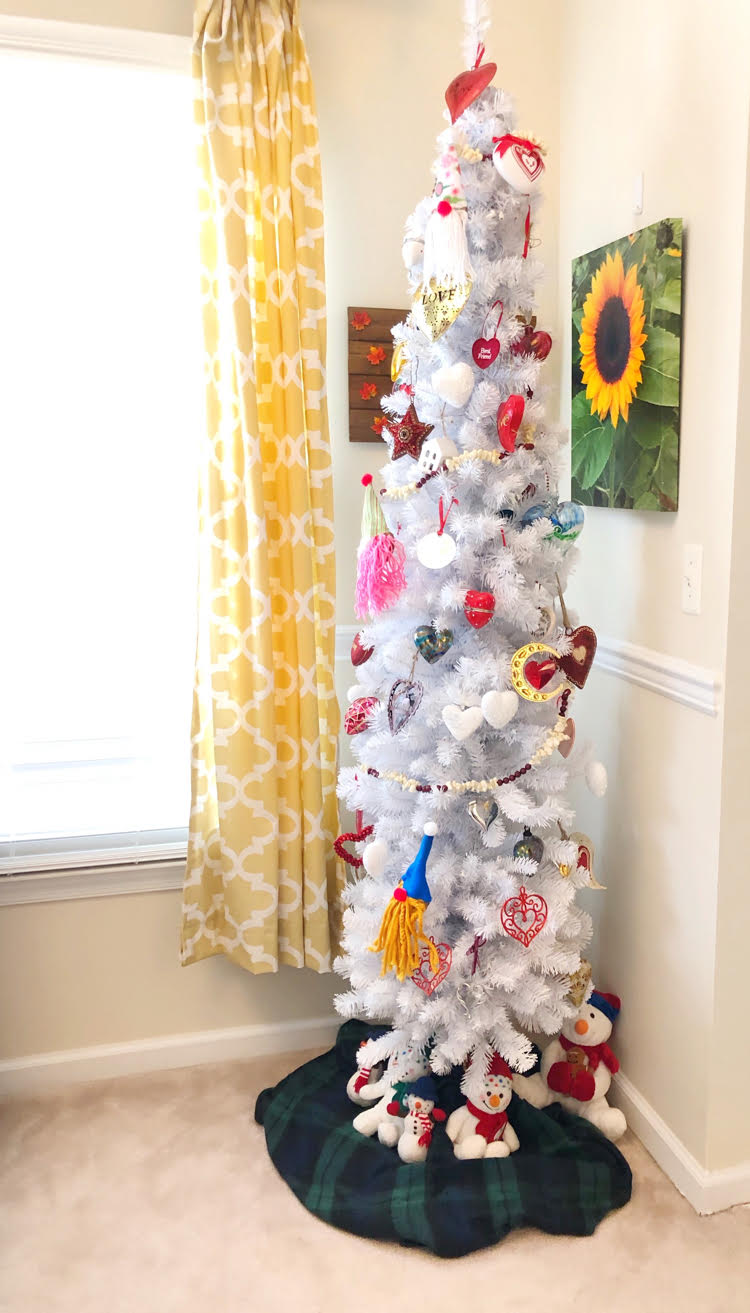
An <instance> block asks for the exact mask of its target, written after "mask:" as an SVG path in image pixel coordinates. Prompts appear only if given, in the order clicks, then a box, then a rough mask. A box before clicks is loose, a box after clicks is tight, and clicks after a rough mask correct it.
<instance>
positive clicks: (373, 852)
mask: <svg viewBox="0 0 750 1313" xmlns="http://www.w3.org/2000/svg"><path fill="white" fill-rule="evenodd" d="M387 861H388V848H387V846H386V843H385V840H384V839H373V840H372V841H371V842H370V843H368V844H366V845H365V847H364V848H363V849H362V865H363V866H364V868H365V870H366V871H367V874H368V875H372V876H374V877H375V879H377V878H378V876H381V875H382V874H383V872H384V870H385V865H386V862H387Z"/></svg>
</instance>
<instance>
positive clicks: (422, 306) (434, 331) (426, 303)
mask: <svg viewBox="0 0 750 1313" xmlns="http://www.w3.org/2000/svg"><path fill="white" fill-rule="evenodd" d="M470 293H471V280H470V279H469V280H467V281H466V282H463V283H457V282H454V281H453V280H452V279H450V280H448V281H446V282H441V283H438V282H436V280H435V279H434V278H433V279H431V280H430V282H429V283H428V284H427V286H425V285H424V283H422V284H421V285H420V286H419V287H418V288H417V292H416V295H415V297H414V305H413V307H412V313H413V316H414V322H415V323H416V324H417V325H418V327H419V328H421V329H422V332H423V333H424V334H425V335H426V336H427V337H428V338H429V339H430V341H431V342H436V341H437V339H438V338H439V337H440V336H441V335H442V334H443V333H444V332H445V330H446V329H447V328H450V326H451V324H453V323H455V321H456V320H457V319H458V316H459V315H460V313H461V311H462V310H463V308H464V306H465V305H466V302H467V301H468V299H469V295H470Z"/></svg>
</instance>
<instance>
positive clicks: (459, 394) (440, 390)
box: [431, 360, 474, 409]
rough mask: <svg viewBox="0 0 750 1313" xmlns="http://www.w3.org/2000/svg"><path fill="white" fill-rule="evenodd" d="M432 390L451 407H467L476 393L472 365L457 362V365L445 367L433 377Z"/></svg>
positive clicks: (438, 370) (436, 371)
mask: <svg viewBox="0 0 750 1313" xmlns="http://www.w3.org/2000/svg"><path fill="white" fill-rule="evenodd" d="M431 382H432V390H433V392H435V393H436V394H437V396H439V397H440V400H441V401H447V403H448V405H449V406H455V407H456V408H457V409H459V408H460V407H461V406H465V405H466V402H467V401H468V400H469V397H470V396H471V394H472V392H473V391H474V371H473V370H472V368H471V365H467V364H465V363H464V361H463V360H457V361H456V363H455V365H444V366H443V368H442V369H436V370H435V373H434V374H433V375H432V380H431Z"/></svg>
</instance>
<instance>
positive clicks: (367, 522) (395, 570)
mask: <svg viewBox="0 0 750 1313" xmlns="http://www.w3.org/2000/svg"><path fill="white" fill-rule="evenodd" d="M362 484H363V486H364V489H365V504H364V508H363V511H362V539H361V541H360V544H359V552H358V554H357V586H356V589H355V594H354V609H355V611H356V613H357V615H358V616H359V618H360V620H363V619H365V617H366V616H368V615H378V613H379V612H380V611H385V610H387V608H388V607H389V606H393V604H394V602H396V601H398V599H399V597H400V596H401V594H402V593H403V591H404V589H405V588H406V574H405V572H404V565H405V563H406V552H405V551H404V547H403V543H400V542H399V541H398V539H397V538H394V536H393V534H392V533H391V531H390V529H389V528H388V525H387V523H386V519H385V516H384V515H383V511H382V509H381V506H380V502H379V501H378V499H377V497H376V496H375V491H374V489H373V486H372V475H371V474H364V475H363V476H362Z"/></svg>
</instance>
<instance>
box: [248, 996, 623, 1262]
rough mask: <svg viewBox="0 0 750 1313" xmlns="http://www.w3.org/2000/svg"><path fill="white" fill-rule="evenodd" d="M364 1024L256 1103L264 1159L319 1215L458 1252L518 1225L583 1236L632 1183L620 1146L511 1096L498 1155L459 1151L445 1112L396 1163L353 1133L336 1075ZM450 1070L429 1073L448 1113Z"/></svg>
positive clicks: (454, 1101)
mask: <svg viewBox="0 0 750 1313" xmlns="http://www.w3.org/2000/svg"><path fill="white" fill-rule="evenodd" d="M373 1034H382V1027H381V1028H377V1027H373V1026H367V1025H365V1024H363V1023H362V1022H360V1021H347V1022H346V1023H345V1024H344V1025H343V1026H342V1027H341V1029H340V1030H339V1033H338V1038H337V1040H336V1047H335V1048H333V1049H331V1050H330V1052H329V1053H324V1054H323V1056H322V1057H320V1058H314V1059H313V1061H312V1062H307V1063H305V1065H304V1066H303V1067H299V1068H298V1070H297V1071H293V1072H292V1073H291V1075H290V1076H287V1077H286V1078H285V1079H284V1080H282V1081H281V1082H280V1083H279V1084H278V1085H277V1086H276V1087H275V1088H274V1089H271V1090H263V1092H262V1093H261V1094H260V1096H259V1098H258V1101H257V1104H256V1108H255V1119H256V1121H257V1122H259V1123H260V1125H262V1126H263V1128H264V1130H265V1134H266V1142H267V1145H268V1152H269V1153H270V1155H271V1159H272V1161H273V1163H274V1166H275V1167H276V1169H277V1171H278V1172H279V1173H280V1174H281V1176H283V1178H284V1180H285V1181H286V1182H287V1184H288V1185H289V1186H290V1188H291V1189H292V1190H293V1191H294V1193H295V1195H296V1196H297V1198H298V1199H299V1201H300V1203H302V1204H304V1206H305V1208H308V1209H309V1210H310V1212H312V1213H314V1214H315V1216H316V1217H319V1218H320V1219H321V1220H322V1221H324V1222H330V1223H331V1225H332V1226H337V1227H340V1228H341V1229H342V1230H344V1231H351V1232H353V1233H354V1234H355V1235H360V1236H369V1237H371V1238H372V1239H373V1240H395V1241H398V1242H400V1243H401V1244H405V1245H420V1246H422V1247H424V1248H425V1249H431V1250H432V1251H433V1253H435V1254H438V1255H440V1257H442V1258H459V1257H461V1256H462V1255H463V1254H469V1253H471V1252H472V1251H473V1250H475V1249H482V1248H484V1247H485V1246H486V1245H493V1244H496V1243H497V1241H499V1240H502V1239H503V1237H504V1236H506V1235H507V1234H508V1232H509V1231H512V1230H514V1229H516V1228H517V1227H522V1226H535V1227H539V1229H540V1230H542V1231H548V1232H550V1233H552V1234H554V1235H591V1233H592V1232H593V1231H594V1230H595V1228H596V1226H597V1225H598V1224H599V1222H600V1221H601V1220H602V1218H603V1217H606V1215H607V1213H609V1212H610V1211H611V1210H612V1209H613V1208H621V1207H622V1205H623V1204H626V1203H627V1202H628V1200H629V1198H630V1191H631V1184H632V1182H631V1175H630V1168H629V1167H628V1164H627V1162H626V1161H625V1159H624V1158H623V1156H622V1154H621V1153H620V1152H619V1150H617V1149H616V1148H615V1146H614V1145H613V1144H610V1143H609V1141H608V1140H606V1139H605V1138H604V1136H603V1135H601V1134H600V1132H599V1131H597V1130H596V1129H595V1128H594V1127H593V1126H591V1125H589V1123H588V1122H586V1121H583V1120H582V1118H580V1117H572V1116H570V1115H569V1114H568V1113H566V1112H564V1111H563V1109H562V1108H561V1107H560V1106H559V1105H557V1104H553V1105H552V1106H551V1107H550V1108H546V1109H544V1111H542V1112H539V1111H538V1110H537V1109H535V1108H532V1107H531V1106H530V1104H528V1103H525V1102H524V1101H523V1100H522V1099H519V1098H517V1097H516V1096H514V1097H513V1099H512V1101H511V1104H510V1107H509V1109H508V1115H509V1119H510V1121H511V1123H512V1125H513V1127H514V1128H515V1130H516V1133H517V1135H518V1138H519V1140H520V1142H521V1148H520V1149H519V1150H518V1152H517V1153H514V1154H512V1155H511V1156H510V1157H509V1158H490V1159H487V1160H486V1161H481V1160H480V1161H476V1162H460V1161H459V1160H458V1159H457V1158H455V1157H454V1155H453V1146H452V1145H451V1143H450V1141H449V1140H448V1137H447V1136H446V1134H445V1124H444V1123H443V1124H438V1125H436V1127H435V1130H434V1134H433V1139H432V1143H431V1145H430V1148H429V1151H428V1154H427V1161H426V1162H425V1163H422V1164H410V1163H402V1162H401V1159H400V1158H399V1156H398V1153H397V1151H396V1150H395V1149H389V1148H386V1146H385V1145H382V1144H380V1142H379V1141H378V1139H377V1137H376V1136H373V1137H372V1138H366V1137H365V1136H363V1135H359V1134H358V1132H357V1131H355V1130H354V1129H353V1127H352V1119H353V1118H354V1117H355V1116H356V1114H357V1112H358V1111H359V1109H358V1108H357V1107H356V1106H355V1105H354V1104H353V1103H351V1102H350V1100H349V1099H348V1098H347V1095H346V1082H347V1080H348V1078H349V1076H351V1074H352V1072H353V1071H354V1069H355V1067H356V1054H357V1049H358V1048H359V1045H360V1043H361V1041H362V1040H363V1039H367V1038H369V1036H370V1035H373ZM460 1078H461V1071H460V1069H459V1068H456V1069H454V1071H453V1072H452V1073H451V1075H450V1076H446V1077H442V1078H440V1077H439V1078H437V1081H436V1083H437V1085H438V1090H439V1105H440V1107H441V1108H443V1109H444V1110H445V1111H446V1113H448V1114H450V1113H451V1112H452V1111H453V1109H454V1108H456V1107H458V1106H459V1104H460V1103H462V1102H463V1096H462V1094H461V1091H460V1088H459V1082H460Z"/></svg>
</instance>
